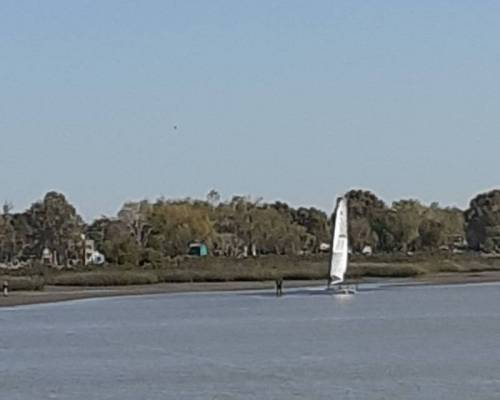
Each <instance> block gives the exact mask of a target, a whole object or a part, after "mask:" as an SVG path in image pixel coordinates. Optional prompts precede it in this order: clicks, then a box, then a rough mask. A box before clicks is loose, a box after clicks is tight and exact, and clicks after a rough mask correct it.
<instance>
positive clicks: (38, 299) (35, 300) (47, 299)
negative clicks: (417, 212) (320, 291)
mask: <svg viewBox="0 0 500 400" xmlns="http://www.w3.org/2000/svg"><path fill="white" fill-rule="evenodd" d="M373 282H377V283H381V282H382V283H383V282H387V283H395V282H397V284H398V285H399V286H420V285H453V284H467V283H486V282H500V271H483V272H463V273H456V272H446V273H434V274H426V275H423V276H418V277H415V278H390V279H384V278H371V279H361V280H360V281H359V282H358V283H359V284H363V283H373ZM347 283H348V284H349V283H352V282H347ZM324 284H325V280H296V281H295V280H294V281H286V282H285V290H286V288H299V287H304V286H321V285H324ZM259 289H265V290H273V291H274V282H273V281H241V282H191V283H158V284H149V285H129V286H104V287H77V286H46V287H45V289H44V290H41V291H12V292H10V293H9V296H7V297H3V296H2V297H0V308H2V307H14V306H21V305H32V304H44V303H56V302H62V301H71V300H81V299H92V298H102V297H117V296H141V295H152V294H168V293H196V292H224V291H240V290H259Z"/></svg>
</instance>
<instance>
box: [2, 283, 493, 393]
mask: <svg viewBox="0 0 500 400" xmlns="http://www.w3.org/2000/svg"><path fill="white" fill-rule="evenodd" d="M0 398H1V399H9V400H13V399H23V400H24V399H36V400H40V399H79V400H80V399H82V400H83V399H85V400H87V399H100V400H102V399H120V400H122V399H133V400H139V399H186V400H187V399H189V400H192V399H226V400H228V399H294V398H296V399H453V400H456V399H467V400H469V399H475V400H478V399H495V400H498V399H500V285H497V284H489V285H486V284H485V285H463V286H440V287H396V288H394V287H393V288H389V287H387V288H381V290H372V291H365V292H362V293H359V294H358V295H356V296H355V297H354V298H352V299H350V300H348V301H345V300H340V299H338V298H334V297H331V296H325V295H323V294H320V293H319V292H314V291H311V292H307V291H303V292H297V293H295V294H290V295H288V296H285V297H283V298H280V299H277V298H274V297H273V296H270V295H268V294H266V293H264V292H261V293H256V292H254V293H241V292H240V293H226V294H176V295H159V296H146V297H122V298H113V299H95V300H83V301H75V302H68V303H58V304H50V305H36V306H27V307H18V308H10V309H0Z"/></svg>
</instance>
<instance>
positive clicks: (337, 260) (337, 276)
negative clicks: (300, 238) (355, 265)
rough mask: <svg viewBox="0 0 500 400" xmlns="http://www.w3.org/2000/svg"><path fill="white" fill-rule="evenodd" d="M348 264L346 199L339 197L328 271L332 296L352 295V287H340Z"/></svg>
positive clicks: (353, 291)
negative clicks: (332, 289)
mask: <svg viewBox="0 0 500 400" xmlns="http://www.w3.org/2000/svg"><path fill="white" fill-rule="evenodd" d="M348 262H349V240H348V236H347V199H346V198H345V197H339V198H338V199H337V206H336V207H335V226H334V229H333V237H332V245H331V248H330V271H329V275H328V287H327V289H330V288H331V286H332V285H334V291H333V292H334V294H354V293H355V290H354V289H353V288H352V287H342V286H340V284H341V283H342V282H343V281H344V275H345V273H346V270H347V265H348Z"/></svg>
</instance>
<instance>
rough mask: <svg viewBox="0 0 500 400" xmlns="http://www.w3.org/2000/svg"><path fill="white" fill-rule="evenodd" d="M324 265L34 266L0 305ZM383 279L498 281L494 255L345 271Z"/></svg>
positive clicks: (258, 261)
mask: <svg viewBox="0 0 500 400" xmlns="http://www.w3.org/2000/svg"><path fill="white" fill-rule="evenodd" d="M327 270H328V256H327V255H315V256H302V257H299V256H294V257H291V256H290V257H288V256H265V257H258V258H248V259H229V258H217V257H208V258H203V259H201V258H187V259H185V260H184V261H183V262H180V263H174V264H173V265H172V266H170V267H162V268H151V267H144V268H138V267H134V266H126V265H125V266H116V265H106V266H101V267H92V268H85V269H79V270H78V271H75V270H68V269H62V270H60V271H58V270H54V269H50V268H40V267H37V268H30V269H25V270H19V271H13V272H11V273H10V274H9V275H3V276H1V277H0V279H2V281H4V280H7V281H8V282H9V290H10V296H9V297H4V298H2V299H0V306H1V305H3V306H6V305H16V304H29V303H38V302H47V301H58V300H70V299H79V298H88V297H97V296H111V295H122V294H148V293H163V292H171V291H193V290H236V289H258V288H272V281H274V280H275V279H276V278H283V279H284V280H285V281H286V282H287V286H288V287H291V286H294V285H295V286H297V285H307V284H315V283H316V282H317V283H318V284H320V283H321V282H323V281H324V280H325V277H326V275H327ZM388 278H407V279H408V278H409V279H410V281H409V282H427V283H455V282H459V283H463V282H478V281H484V280H488V281H491V280H499V279H500V258H494V257H484V256H479V255H477V254H471V255H447V256H443V255H439V256H433V255H420V256H419V255H417V256H413V257H408V256H403V255H401V256H394V255H392V256H371V257H360V256H358V257H356V256H355V257H353V259H352V262H351V264H350V266H349V270H348V274H347V279H348V281H350V282H363V281H366V280H370V279H388ZM28 291H32V293H31V294H28Z"/></svg>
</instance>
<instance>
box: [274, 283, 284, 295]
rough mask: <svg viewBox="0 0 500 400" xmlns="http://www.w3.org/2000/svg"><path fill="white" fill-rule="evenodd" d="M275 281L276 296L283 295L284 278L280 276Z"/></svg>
mask: <svg viewBox="0 0 500 400" xmlns="http://www.w3.org/2000/svg"><path fill="white" fill-rule="evenodd" d="M275 283H276V296H277V297H279V296H282V295H283V279H282V278H278V279H276V281H275Z"/></svg>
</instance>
